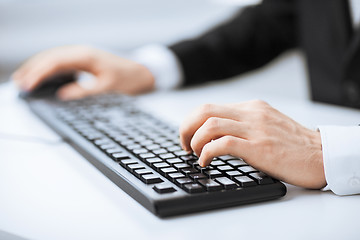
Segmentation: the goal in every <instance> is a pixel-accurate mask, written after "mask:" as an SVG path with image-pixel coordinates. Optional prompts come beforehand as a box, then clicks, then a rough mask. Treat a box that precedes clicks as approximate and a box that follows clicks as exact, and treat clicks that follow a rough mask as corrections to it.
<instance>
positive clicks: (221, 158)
mask: <svg viewBox="0 0 360 240" xmlns="http://www.w3.org/2000/svg"><path fill="white" fill-rule="evenodd" d="M218 159H220V160H223V161H227V160H231V159H237V157H233V156H231V155H224V156H219V157H218Z"/></svg>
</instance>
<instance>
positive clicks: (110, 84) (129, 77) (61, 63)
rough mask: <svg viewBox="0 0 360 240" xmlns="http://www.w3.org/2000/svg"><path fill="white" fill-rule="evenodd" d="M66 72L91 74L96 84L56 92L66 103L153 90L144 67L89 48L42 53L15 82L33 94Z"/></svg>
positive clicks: (25, 66)
mask: <svg viewBox="0 0 360 240" xmlns="http://www.w3.org/2000/svg"><path fill="white" fill-rule="evenodd" d="M66 71H85V72H88V73H91V74H92V75H94V76H95V84H93V86H92V87H91V88H83V87H82V86H81V85H79V84H78V83H70V84H67V85H66V86H64V87H62V88H61V89H59V91H58V92H57V95H58V97H59V98H60V99H63V100H70V99H77V98H82V97H85V96H88V95H93V94H100V93H105V92H120V93H124V94H130V95H134V94H138V93H142V92H146V91H150V90H152V89H153V88H154V77H153V76H152V74H151V72H150V71H149V70H148V69H147V68H146V67H144V66H143V65H140V64H138V63H136V62H133V61H130V60H127V59H124V58H121V57H118V56H116V55H113V54H110V53H107V52H104V51H101V50H98V49H95V48H91V47H88V46H64V47H57V48H53V49H50V50H47V51H44V52H41V53H39V54H37V55H35V56H33V57H32V58H30V59H29V60H28V61H27V62H25V63H24V64H23V65H22V66H21V67H20V68H19V69H18V70H17V71H16V72H15V73H14V74H13V79H14V80H15V82H16V83H17V85H18V86H19V87H20V88H21V89H23V90H26V91H31V90H33V89H34V88H35V87H36V86H38V85H39V84H40V83H41V82H42V81H43V80H44V79H46V78H47V77H50V76H52V75H54V74H56V73H61V72H66Z"/></svg>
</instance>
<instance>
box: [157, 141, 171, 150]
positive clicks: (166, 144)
mask: <svg viewBox="0 0 360 240" xmlns="http://www.w3.org/2000/svg"><path fill="white" fill-rule="evenodd" d="M160 145H161V146H162V147H165V148H167V147H172V146H173V145H174V143H173V142H170V141H167V142H163V143H161V144H160Z"/></svg>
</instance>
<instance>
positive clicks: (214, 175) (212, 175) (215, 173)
mask: <svg viewBox="0 0 360 240" xmlns="http://www.w3.org/2000/svg"><path fill="white" fill-rule="evenodd" d="M203 173H204V174H205V175H206V176H208V177H209V178H217V177H222V176H223V175H222V173H221V172H220V171H218V170H206V171H204V172H203Z"/></svg>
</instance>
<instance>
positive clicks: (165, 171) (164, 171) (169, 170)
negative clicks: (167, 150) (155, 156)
mask: <svg viewBox="0 0 360 240" xmlns="http://www.w3.org/2000/svg"><path fill="white" fill-rule="evenodd" d="M173 172H177V171H176V169H175V168H173V167H167V168H160V173H161V174H163V175H165V176H167V175H168V174H169V173H173Z"/></svg>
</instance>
